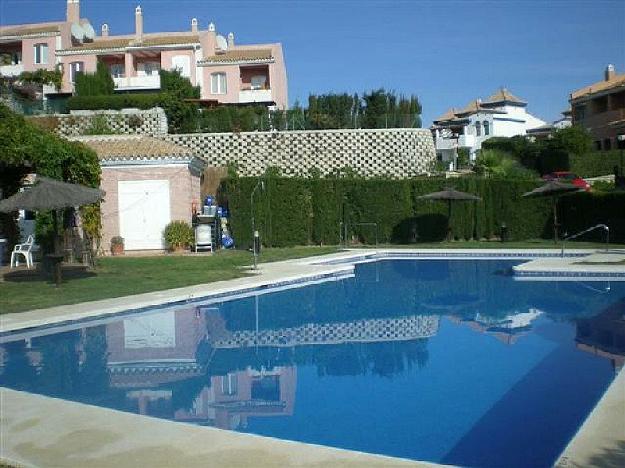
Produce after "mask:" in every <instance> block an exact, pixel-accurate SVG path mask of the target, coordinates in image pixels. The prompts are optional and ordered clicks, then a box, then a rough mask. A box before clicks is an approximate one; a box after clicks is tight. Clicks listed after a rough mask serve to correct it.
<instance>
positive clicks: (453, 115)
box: [434, 107, 456, 122]
mask: <svg viewBox="0 0 625 468" xmlns="http://www.w3.org/2000/svg"><path fill="white" fill-rule="evenodd" d="M455 118H456V109H455V108H453V107H452V108H451V109H448V110H447V112H445V113H444V114H443V115H441V116H440V117H437V118H436V119H434V122H445V121H448V120H453V119H455Z"/></svg>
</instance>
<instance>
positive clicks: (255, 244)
mask: <svg viewBox="0 0 625 468" xmlns="http://www.w3.org/2000/svg"><path fill="white" fill-rule="evenodd" d="M259 188H260V189H261V190H265V181H264V180H262V179H259V180H258V183H257V184H256V187H254V190H252V195H251V196H250V210H251V212H252V254H253V256H254V270H256V269H257V268H258V250H259V249H258V247H260V236H259V234H258V231H257V230H256V222H255V220H254V195H255V194H256V191H257V190H258V189H259Z"/></svg>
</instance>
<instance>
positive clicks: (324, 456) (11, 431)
mask: <svg viewBox="0 0 625 468" xmlns="http://www.w3.org/2000/svg"><path fill="white" fill-rule="evenodd" d="M0 398H1V400H0V404H1V408H2V415H1V417H0V424H1V427H2V438H1V446H0V458H2V459H4V460H5V461H8V462H9V463H15V464H17V465H18V466H19V465H24V466H41V467H64V468H65V467H68V468H69V467H76V468H85V467H90V468H97V467H102V468H113V467H114V468H126V467H127V468H137V467H151V468H160V467H184V468H193V467H220V468H223V467H233V468H234V467H250V468H251V467H254V468H263V467H280V468H281V467H319V468H321V467H327V466H334V467H346V468H347V467H353V468H358V467H363V468H366V467H419V466H422V467H427V466H435V465H431V464H429V463H417V462H413V461H410V460H402V459H399V458H390V457H382V456H376V455H369V454H365V453H360V452H352V451H348V450H339V449H334V448H330V447H322V446H317V445H310V444H303V443H299V442H289V441H284V440H279V439H273V438H270V437H260V436H254V435H249V434H240V433H237V432H231V431H223V430H221V429H214V428H211V427H203V426H196V425H192V424H184V423H173V422H170V421H166V420H162V419H156V418H150V417H146V416H139V415H136V414H131V413H123V412H120V411H114V410H110V409H104V408H97V407H95V406H88V405H83V404H80V403H73V402H68V401H64V400H59V399H55V398H49V397H44V396H40V395H31V394H28V393H23V392H17V391H14V390H8V389H0Z"/></svg>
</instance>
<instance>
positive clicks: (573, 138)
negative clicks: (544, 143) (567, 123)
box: [550, 125, 592, 156]
mask: <svg viewBox="0 0 625 468" xmlns="http://www.w3.org/2000/svg"><path fill="white" fill-rule="evenodd" d="M550 145H551V146H553V147H554V148H557V149H561V150H564V151H565V152H567V153H568V154H574V155H576V156H581V155H583V154H586V153H589V152H590V150H591V148H592V136H591V135H590V133H588V131H587V130H586V129H585V128H584V127H582V126H581V125H573V126H572V127H568V128H562V129H560V130H556V131H555V133H554V134H553V138H552V139H551V140H550Z"/></svg>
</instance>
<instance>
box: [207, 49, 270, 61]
mask: <svg viewBox="0 0 625 468" xmlns="http://www.w3.org/2000/svg"><path fill="white" fill-rule="evenodd" d="M272 58H273V54H272V53H271V49H235V50H229V51H228V52H226V53H224V54H218V55H212V56H210V57H206V58H205V59H204V60H205V61H206V62H215V63H229V62H245V61H250V62H253V61H255V60H271V59H272Z"/></svg>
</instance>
